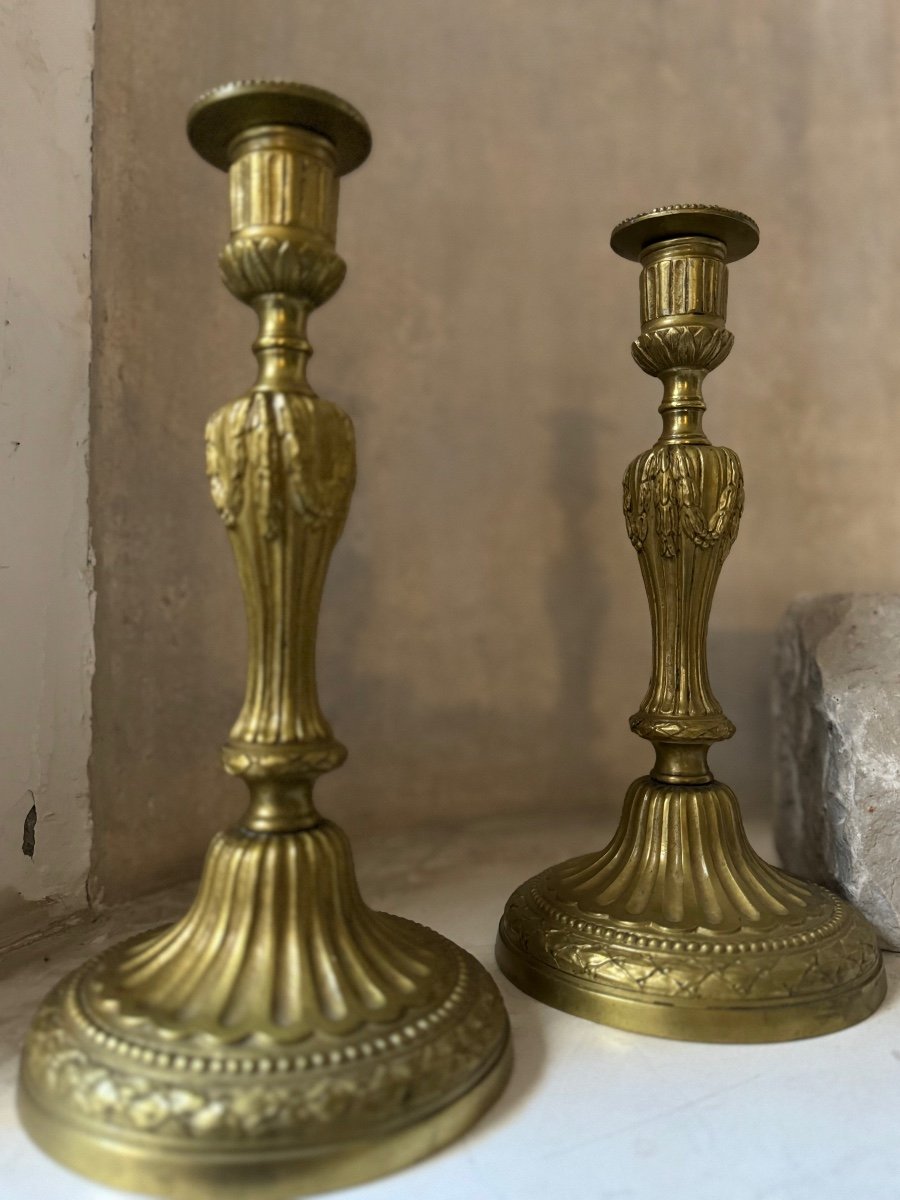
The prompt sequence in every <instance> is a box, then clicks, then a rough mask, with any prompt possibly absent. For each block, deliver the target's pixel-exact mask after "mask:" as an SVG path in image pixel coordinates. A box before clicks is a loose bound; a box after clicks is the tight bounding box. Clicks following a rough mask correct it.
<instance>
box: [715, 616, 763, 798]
mask: <svg viewBox="0 0 900 1200" xmlns="http://www.w3.org/2000/svg"><path fill="white" fill-rule="evenodd" d="M774 642H775V637H774V633H771V632H768V631H766V632H753V631H750V630H735V629H730V630H710V634H709V673H710V679H711V681H712V685H713V691H714V692H715V694H716V695H717V696H718V698H719V702H720V703H721V705H722V707H723V708H724V709H725V712H726V713H727V714H728V716H729V717H731V719H732V721H734V723H735V725H736V726H737V733H736V734H735V735H734V737H733V738H732V739H731V740H730V741H728V742H721V743H720V744H719V745H718V746H714V747H713V749H712V752H711V754H710V762H711V764H712V768H713V772H714V773H715V775H716V777H717V778H719V779H721V780H722V781H723V782H724V783H727V784H728V785H729V786H730V787H732V788H733V789H734V791H735V793H736V795H737V798H738V800H740V802H741V807H742V809H743V812H744V816H745V817H746V818H748V819H752V818H755V819H758V820H765V821H768V820H770V819H771V817H772V769H773V761H774V757H773V739H772V714H771V703H770V696H771V688H772V669H773V661H774ZM723 680H728V681H729V683H728V685H727V687H725V686H720V681H723Z"/></svg>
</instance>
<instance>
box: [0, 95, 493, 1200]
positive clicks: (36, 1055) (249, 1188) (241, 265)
mask: <svg viewBox="0 0 900 1200" xmlns="http://www.w3.org/2000/svg"><path fill="white" fill-rule="evenodd" d="M188 132H189V136H190V138H191V141H192V143H193V145H194V146H195V148H196V149H197V150H198V152H199V153H200V154H201V155H202V156H203V157H204V158H206V159H207V160H208V161H209V162H211V163H213V164H214V165H215V166H217V167H221V168H222V169H225V170H228V172H229V178H230V189H231V210H232V234H231V238H230V240H229V242H228V244H227V246H226V247H225V250H224V252H223V254H222V257H221V266H222V273H223V277H224V280H225V284H226V286H227V287H228V288H229V289H230V290H231V291H232V292H233V293H234V294H235V295H236V296H237V297H238V298H239V299H241V300H243V301H244V302H245V303H247V304H249V305H251V306H252V307H253V309H254V310H255V311H256V313H257V315H258V317H259V320H260V334H259V337H258V338H257V341H256V343H255V345H254V351H255V354H256V357H257V359H258V362H259V375H258V379H257V381H256V383H255V384H254V386H253V388H252V389H251V390H250V392H249V393H248V394H247V395H246V396H243V397H242V398H241V399H239V400H236V401H234V402H233V403H232V404H229V405H226V407H225V408H223V409H221V410H220V411H219V412H217V413H216V414H215V415H214V416H213V418H212V419H211V421H210V422H209V425H208V427H207V471H208V474H209V476H210V480H211V484H212V493H213V498H214V500H215V503H216V506H217V508H218V510H219V512H220V514H221V516H222V519H223V521H224V523H225V525H226V527H227V529H228V533H229V536H230V539H231V544H232V548H233V550H234V553H235V557H236V559H237V564H238V569H239V572H240V577H241V584H242V586H243V591H244V597H245V600H246V605H247V617H248V626H249V642H250V664H249V674H248V680H247V693H246V700H245V703H244V707H243V709H242V711H241V713H240V716H239V717H238V720H237V723H236V724H235V726H234V728H233V729H232V731H231V737H230V740H229V742H228V744H227V745H226V747H225V750H224V762H225V767H226V769H227V770H228V771H230V772H231V773H232V774H234V775H239V776H241V777H242V778H243V779H244V780H245V781H246V783H247V786H248V788H249V791H250V804H249V808H248V809H247V811H246V813H245V814H244V816H243V818H242V820H241V821H240V823H239V825H238V826H237V828H234V829H231V830H229V831H228V832H226V833H221V834H219V835H218V836H217V837H216V838H215V839H214V840H213V843H212V846H211V848H210V851H209V854H208V856H207V860H206V865H205V867H204V872H203V879H202V881H201V884H200V890H199V894H198V896H197V899H196V900H195V902H194V905H193V907H192V908H191V910H190V911H189V912H188V914H187V915H186V916H185V917H184V918H183V919H182V920H181V921H179V922H178V923H177V924H176V925H174V926H172V927H171V928H168V929H164V930H162V931H156V932H153V933H150V934H143V935H141V936H140V937H138V938H135V939H133V940H132V941H130V942H128V943H126V944H124V945H121V946H117V947H115V948H114V949H112V950H110V951H108V952H107V953H105V954H103V955H102V956H101V957H100V958H98V959H96V960H94V961H93V962H90V963H88V964H87V966H86V967H84V968H83V969H82V970H80V971H78V972H76V973H75V974H74V975H72V976H70V977H69V978H67V979H65V980H64V981H63V982H62V983H61V984H60V985H59V986H58V987H57V988H56V989H55V991H54V992H52V993H51V995H50V996H49V997H48V998H47V1000H46V1001H45V1002H44V1005H43V1007H42V1008H41V1010H40V1012H39V1013H38V1015H37V1018H36V1020H35V1022H34V1025H33V1027H32V1030H31V1032H30V1035H29V1037H28V1041H27V1044H26V1047H25V1052H24V1055H23V1062H22V1075H21V1086H20V1092H19V1103H20V1111H21V1114H22V1117H23V1120H24V1122H25V1124H26V1126H27V1128H28V1130H29V1131H30V1133H31V1134H32V1136H33V1137H34V1138H35V1140H36V1141H37V1142H39V1143H40V1144H41V1145H42V1146H43V1147H44V1148H45V1149H46V1150H47V1151H49V1153H50V1154H52V1155H53V1156H54V1157H56V1158H58V1159H60V1161H62V1162H64V1163H66V1164H68V1165H70V1166H72V1167H74V1168H75V1169H76V1170H79V1171H82V1172H83V1173H84V1174H86V1175H90V1176H93V1177H95V1178H97V1179H101V1180H103V1181H105V1182H109V1183H112V1184H115V1185H117V1186H119V1187H124V1188H133V1189H136V1190H140V1191H150V1192H157V1193H159V1194H161V1195H164V1196H167V1197H176V1198H182V1197H198V1196H215V1197H217V1198H218V1197H223V1196H234V1197H241V1198H242V1200H243V1198H246V1197H248V1196H252V1197H253V1198H254V1200H259V1198H260V1197H264V1196H289V1195H291V1196H292V1195H296V1194H298V1193H305V1192H309V1191H320V1190H325V1189H328V1188H334V1187H339V1186H344V1185H347V1184H351V1183H355V1182H358V1181H360V1180H363V1179H368V1178H371V1177H373V1176H377V1175H381V1174H384V1173H385V1172H388V1171H392V1170H395V1169H396V1168H398V1167H401V1166H403V1165H405V1164H407V1163H409V1162H412V1161H414V1160H416V1159H418V1158H421V1157H423V1156H424V1155H426V1154H429V1153H431V1152H432V1151H434V1150H436V1149H438V1148H439V1147H441V1146H443V1145H445V1144H446V1143H447V1142H449V1141H450V1140H451V1139H453V1138H454V1137H456V1136H457V1135H458V1134H460V1133H461V1132H462V1131H463V1130H464V1129H465V1128H466V1127H467V1126H468V1125H470V1124H471V1123H472V1122H473V1121H474V1120H475V1119H476V1118H477V1117H478V1116H479V1115H480V1114H481V1113H482V1112H483V1111H484V1110H485V1109H486V1108H487V1107H488V1106H489V1105H490V1104H491V1102H492V1101H493V1100H494V1098H495V1097H496V1096H497V1095H498V1094H499V1092H500V1090H501V1089H502V1087H503V1085H504V1083H505V1081H506V1078H507V1074H508V1069H509V1062H510V1059H509V1049H508V1045H509V1042H508V1023H507V1018H506V1013H505V1010H504V1008H503V1004H502V1001H501V999H500V996H499V993H498V991H497V989H496V987H495V985H494V983H493V981H492V980H491V978H490V976H489V975H488V974H487V972H486V971H485V970H484V969H483V968H482V967H481V966H480V965H479V963H477V962H476V961H475V959H473V958H472V957H471V956H470V955H468V954H466V953H465V952H464V951H462V950H460V949H459V948H458V947H457V946H455V945H453V943H452V942H449V941H447V940H446V939H445V938H443V937H440V936H439V935H438V934H436V933H433V932H432V931H431V930H429V929H425V928H423V927H422V926H420V925H416V924H413V923H412V922H411V921H407V920H402V919H401V918H399V917H393V916H388V915H387V914H385V913H377V912H373V911H372V910H371V909H369V908H368V907H367V906H366V905H365V903H364V902H363V900H362V898H361V896H360V894H359V890H358V888H357V884H356V878H355V875H354V870H353V862H352V859H351V854H350V847H349V845H348V842H347V839H346V837H345V835H344V834H343V833H342V832H341V831H340V830H339V829H338V828H337V826H335V825H333V824H332V823H331V822H330V821H326V820H323V819H322V818H321V817H320V816H319V814H318V813H317V812H316V809H315V807H314V806H313V801H312V787H313V783H314V781H315V779H316V777H317V776H318V775H319V774H321V773H322V772H323V771H328V770H331V769H333V768H334V767H336V766H339V765H340V763H341V762H342V761H343V759H344V756H345V751H344V748H343V746H341V744H340V743H339V742H337V741H336V740H335V738H334V736H333V735H332V732H331V728H330V726H329V725H328V722H327V721H326V720H325V718H324V716H323V715H322V713H321V710H320V708H319V703H318V699H317V696H316V685H315V666H314V653H315V633H316V619H317V613H318V608H319V600H320V596H321V592H322V585H323V581H324V577H325V570H326V567H327V565H328V560H329V557H330V554H331V551H332V549H333V547H334V545H335V542H336V541H337V539H338V537H339V535H340V533H341V529H342V527H343V524H344V519H345V517H346V514H347V508H348V505H349V502H350V494H351V491H352V489H353V482H354V449H353V428H352V425H351V424H350V420H349V418H348V417H347V416H346V415H345V414H344V413H343V412H342V411H341V410H340V409H339V408H337V407H335V405H333V404H330V403H329V402H328V401H327V400H322V399H320V398H319V397H318V396H317V395H316V393H315V392H314V391H313V390H312V388H311V387H310V385H309V383H308V382H307V379H306V361H307V359H308V357H309V355H310V352H311V351H310V346H309V343H308V342H307V340H306V318H307V314H308V313H309V311H310V310H311V309H313V308H315V307H317V306H318V305H320V304H322V303H324V301H326V300H327V299H328V298H329V297H330V296H331V295H332V294H333V293H334V292H335V291H336V290H337V288H338V287H339V286H340V284H341V281H342V280H343V277H344V263H343V262H342V260H341V259H340V258H339V257H338V256H337V254H336V253H335V251H334V237H335V224H336V217H337V200H338V176H339V175H341V174H344V173H346V172H347V171H351V170H352V169H353V168H354V167H356V166H358V165H359V164H360V163H361V162H362V161H363V160H364V159H365V158H366V156H367V154H368V152H369V148H370V135H369V130H368V127H367V125H366V123H365V121H364V120H363V118H362V117H361V116H360V115H359V113H357V112H356V111H355V110H354V109H353V108H351V107H350V106H349V105H348V104H345V103H344V102H343V101H341V100H339V99H337V98H336V97H334V96H331V95H329V94H328V93H326V92H321V91H318V90H317V89H315V88H308V87H302V86H299V85H293V84H245V83H240V84H232V85H228V86H226V87H223V88H220V89H217V90H216V91H214V92H211V93H209V94H208V95H206V96H204V97H202V98H201V99H200V100H199V101H198V103H197V104H196V105H195V106H194V108H193V109H192V111H191V114H190V118H189V121H188Z"/></svg>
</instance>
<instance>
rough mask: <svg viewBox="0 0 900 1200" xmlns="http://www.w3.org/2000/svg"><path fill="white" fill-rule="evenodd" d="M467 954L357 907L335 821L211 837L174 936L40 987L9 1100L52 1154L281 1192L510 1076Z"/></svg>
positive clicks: (186, 1195)
mask: <svg viewBox="0 0 900 1200" xmlns="http://www.w3.org/2000/svg"><path fill="white" fill-rule="evenodd" d="M510 1061H511V1060H510V1051H509V1032H508V1022H507V1018H506V1014H505V1010H504V1008H503V1004H502V1001H501V999H500V995H499V992H498V991H497V988H496V986H495V985H494V983H493V981H492V980H491V978H490V976H489V975H488V973H487V972H486V971H485V970H484V968H483V967H482V966H481V965H480V964H479V963H478V962H477V961H476V960H475V959H474V958H472V957H471V955H469V954H467V953H465V951H463V950H461V949H460V948H459V947H457V946H455V945H454V944H453V943H452V942H449V941H447V940H446V939H445V938H443V937H441V936H440V935H438V934H436V933H433V932H432V931H431V930H429V929H426V928H424V927H423V926H421V925H416V924H414V923H413V922H411V921H407V920H404V919H402V918H400V917H394V916H389V915H387V914H385V913H376V912H373V911H372V910H371V909H369V908H368V907H367V906H366V905H365V903H364V902H363V900H362V898H361V896H360V894H359V891H358V888H357V885H356V879H355V875H354V873H353V864H352V859H351V855H350V848H349V845H348V843H347V839H346V837H345V836H344V834H343V833H342V832H341V831H340V830H339V829H338V828H337V827H336V826H335V825H333V824H331V823H330V822H328V821H320V822H319V823H318V824H317V825H315V826H314V827H313V828H310V829H307V830H303V831H300V832H294V833H288V834H269V835H259V834H252V833H249V832H247V831H244V830H236V831H232V832H230V833H226V834H220V835H219V836H218V837H217V838H216V839H215V840H214V842H213V844H212V847H211V849H210V852H209V856H208V858H207V863H206V867H205V870H204V876H203V880H202V882H201V886H200V891H199V893H198V896H197V899H196V901H195V902H194V905H193V907H192V908H191V910H190V911H189V912H188V913H187V915H186V916H185V917H184V918H183V919H182V920H181V921H179V922H178V923H176V924H175V925H174V926H172V927H171V928H167V929H164V930H161V931H153V932H151V933H146V934H142V935H140V936H139V937H138V938H136V939H133V940H131V941H129V942H126V943H123V944H122V945H120V946H117V947H114V948H113V949H111V950H109V951H107V952H106V953H105V954H103V955H101V956H100V957H99V958H97V959H95V960H93V961H92V962H90V963H88V964H87V966H85V967H83V968H82V969H81V970H79V971H77V972H75V973H74V974H72V975H70V976H69V977H68V978H66V979H64V980H63V981H62V983H61V984H59V985H58V986H57V988H56V989H55V990H54V991H53V992H52V993H51V994H50V995H49V996H48V997H47V999H46V1000H45V1002H44V1005H43V1007H42V1008H41V1010H40V1011H39V1013H38V1015H37V1018H36V1019H35V1022H34V1024H33V1026H32V1029H31V1032H30V1034H29V1037H28V1041H27V1043H26V1046H25V1051H24V1054H23V1059H22V1073H21V1086H20V1089H19V1107H20V1113H21V1116H22V1119H23V1122H24V1124H25V1126H26V1128H27V1129H28V1131H29V1133H30V1134H31V1136H32V1137H33V1138H34V1139H35V1141H36V1142H37V1143H38V1144H39V1145H40V1146H42V1148H43V1149H45V1150H46V1151H47V1152H48V1153H50V1154H51V1155H52V1156H53V1157H54V1158H56V1159H58V1160H59V1161H60V1162H62V1163H64V1164H65V1165H67V1166H69V1167H72V1168H74V1169H75V1170H77V1171H80V1172H81V1173H82V1174H85V1175H88V1176H90V1177H92V1178H94V1179H97V1180H99V1181H101V1182H104V1183H108V1184H112V1185H113V1186H115V1187H120V1188H127V1189H131V1190H135V1191H143V1192H150V1193H154V1194H158V1195H161V1196H166V1197H170V1198H174V1200H196V1198H199V1197H216V1198H217V1200H218V1198H220V1197H228V1196H232V1197H235V1200H237V1198H238V1197H240V1198H241V1200H243V1198H245V1197H246V1196H248V1195H251V1194H252V1195H253V1197H254V1200H260V1198H262V1197H287V1196H296V1195H301V1194H308V1193H310V1192H319V1191H325V1190H329V1189H333V1188H338V1187H345V1186H349V1185H351V1184H354V1183H358V1182H362V1181H363V1180H367V1179H372V1178H375V1177H377V1176H379V1175H383V1174H386V1173H388V1172H390V1171H394V1170H397V1169H398V1168H400V1167H402V1166H405V1165H407V1164H409V1163H412V1162H414V1161H416V1160H417V1159H420V1158H422V1157H424V1156H425V1155H427V1154H430V1153H432V1152H434V1151H435V1150H437V1149H439V1148H440V1147H441V1146H443V1145H445V1144H446V1143H448V1142H450V1141H452V1140H453V1139H454V1138H456V1137H457V1136H458V1135H459V1134H461V1133H462V1132H463V1131H464V1130H465V1129H466V1128H467V1127H468V1126H469V1125H471V1124H472V1123H473V1122H474V1121H475V1120H477V1118H478V1117H479V1116H480V1115H481V1114H482V1113H483V1112H484V1111H485V1109H487V1108H488V1107H489V1106H490V1104H491V1103H492V1102H493V1101H494V1099H495V1098H496V1097H497V1096H498V1095H499V1093H500V1091H501V1090H502V1088H503V1086H504V1084H505V1082H506V1080H507V1077H508V1075H509V1068H510Z"/></svg>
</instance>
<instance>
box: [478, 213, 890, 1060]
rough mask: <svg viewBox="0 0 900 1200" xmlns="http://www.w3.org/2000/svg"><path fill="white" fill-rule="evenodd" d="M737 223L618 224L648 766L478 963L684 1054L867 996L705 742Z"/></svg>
mask: <svg viewBox="0 0 900 1200" xmlns="http://www.w3.org/2000/svg"><path fill="white" fill-rule="evenodd" d="M758 236H759V235H758V231H757V228H756V225H755V224H754V223H753V221H751V220H750V218H749V217H745V216H744V215H743V214H741V213H735V212H730V211H729V210H727V209H720V208H712V207H707V206H701V205H675V206H672V207H671V208H667V209H660V210H657V211H654V212H652V213H645V214H642V215H641V216H639V217H635V218H633V219H632V220H630V221H625V222H623V223H622V224H621V225H619V226H617V227H616V229H615V230H614V231H613V235H612V247H613V249H614V250H615V251H616V252H617V253H619V254H621V255H623V256H624V257H625V258H630V259H634V260H637V261H639V262H640V264H641V268H642V270H641V281H640V299H641V334H640V337H639V338H638V339H637V341H635V343H634V344H633V346H632V353H633V355H634V358H635V361H636V362H637V364H638V365H639V366H640V367H641V368H642V369H643V370H644V371H646V372H647V373H648V374H650V375H655V376H657V377H658V378H659V379H660V380H661V381H662V384H663V399H662V404H661V405H660V410H659V411H660V413H661V415H662V418H663V428H662V433H661V435H660V438H659V440H658V441H657V442H656V444H655V445H654V446H653V448H652V449H650V450H648V451H646V452H645V453H644V454H641V455H639V456H638V458H636V459H635V460H634V462H633V463H632V464H631V465H630V466H629V467H628V469H627V470H626V472H625V478H624V481H623V501H624V504H623V506H624V511H625V525H626V529H627V532H628V536H629V538H630V540H631V543H632V545H633V546H634V548H635V550H636V551H637V554H638V561H639V563H640V567H641V574H642V576H643V580H644V586H645V588H646V591H647V596H648V599H649V602H650V615H651V625H652V633H653V658H652V664H653V665H652V674H651V679H650V686H649V688H648V690H647V694H646V695H645V696H644V699H643V701H642V702H641V705H640V708H639V709H638V711H637V712H636V713H635V714H634V716H633V717H632V718H631V728H632V730H633V731H634V732H635V733H636V734H638V736H639V737H643V738H646V739H647V740H648V741H650V742H651V743H652V745H653V747H654V749H655V751H656V761H655V763H654V766H653V769H652V771H651V773H650V774H649V775H648V776H645V777H643V778H641V779H638V780H636V781H635V782H634V783H633V784H632V785H631V788H630V789H629V791H628V795H627V796H626V798H625V806H624V810H623V813H622V817H621V820H620V823H619V827H618V829H617V831H616V834H615V836H614V837H613V840H612V842H610V844H609V845H608V846H607V847H606V849H604V850H602V851H600V852H599V853H593V854H584V855H581V856H580V857H578V858H573V859H570V860H569V861H568V862H564V863H561V864H560V865H558V866H555V867H551V868H550V869H549V870H546V871H543V872H542V873H541V874H539V875H537V876H535V878H533V879H530V880H528V881H527V882H526V883H524V884H523V885H522V886H521V887H520V888H518V889H517V890H516V891H515V892H514V893H513V895H512V896H511V898H510V900H509V902H508V903H507V906H506V911H505V912H504V915H503V919H502V921H501V923H500V932H499V937H498V941H497V959H498V962H499V964H500V966H501V968H502V969H503V971H504V972H505V973H506V974H507V975H508V976H509V978H510V979H511V980H512V981H513V982H514V983H516V984H518V986H519V987H521V988H522V989H523V990H524V991H526V992H529V993H530V994H531V995H533V996H536V997H537V998H538V999H540V1000H543V1001H544V1002H545V1003H547V1004H552V1005H555V1006H556V1007H558V1008H562V1009H565V1010H567V1011H569V1012H573V1013H577V1014H578V1015H580V1016H584V1017H589V1018H591V1019H593V1020H595V1021H601V1022H604V1023H606V1024H609V1025H617V1026H619V1027H621V1028H624V1029H631V1030H635V1031H637V1032H640V1033H650V1034H656V1035H658V1036H661V1037H674V1038H688V1039H693V1040H698V1041H722V1042H745V1041H746V1042H757V1041H778V1040H782V1039H789V1038H801V1037H809V1036H812V1035H814V1034H820V1033H828V1032H831V1031H833V1030H836V1029H841V1028H843V1027H844V1026H847V1025H852V1024H854V1023H855V1022H856V1021H860V1020H862V1019H863V1018H864V1017H867V1016H868V1015H869V1014H870V1013H872V1012H873V1011H874V1010H875V1009H876V1008H877V1007H878V1005H879V1003H880V1002H881V1000H882V998H883V996H884V988H885V984H884V970H883V967H882V964H881V956H880V953H879V950H878V947H877V943H876V939H875V934H874V931H873V930H872V929H871V928H870V926H869V925H868V924H867V922H866V921H864V920H863V918H862V917H861V916H860V915H859V914H858V913H857V912H856V911H855V910H854V909H853V908H852V907H851V906H850V905H849V904H847V903H846V902H845V901H844V900H842V899H840V898H839V897H837V896H835V895H833V894H832V893H831V892H829V891H826V890H825V889H824V888H821V887H817V886H815V885H814V884H811V883H806V882H803V881H801V880H799V879H795V878H793V877H792V876H790V875H787V874H785V873H784V872H783V871H780V870H778V869H777V868H775V867H773V866H770V865H769V864H768V863H766V862H764V861H763V860H762V859H761V858H760V857H759V856H758V855H757V854H756V853H755V851H754V850H753V849H752V847H751V846H750V844H749V842H748V841H747V837H746V834H745V832H744V828H743V825H742V822H741V815H740V810H739V807H738V802H737V799H736V797H735V795H734V793H733V792H732V791H731V789H730V788H728V787H727V786H726V785H725V784H723V783H720V782H718V781H717V780H716V779H715V778H714V777H713V775H712V772H711V770H710V768H709V764H708V761H707V753H708V750H709V747H710V746H711V745H713V744H714V743H715V742H717V741H721V740H723V739H725V738H730V737H731V736H732V734H733V733H734V726H733V725H732V723H731V721H729V719H728V718H727V717H726V716H725V714H724V713H723V711H722V708H721V705H720V704H719V702H718V700H717V699H716V697H715V695H714V694H713V692H712V688H711V687H710V682H709V674H708V671H707V662H706V637H707V626H708V622H709V612H710V607H711V604H712V597H713V591H714V588H715V585H716V581H717V579H718V576H719V572H720V570H721V568H722V564H723V562H724V560H725V558H726V557H727V555H728V552H729V551H730V549H731V547H732V544H733V542H734V540H735V537H736V536H737V531H738V524H739V522H740V518H741V512H742V509H743V503H744V484H743V476H742V473H741V464H740V461H739V459H738V457H737V455H736V454H735V453H734V452H733V451H732V450H728V449H725V448H724V447H719V446H713V445H711V444H710V442H709V439H708V438H707V437H706V434H705V433H704V431H703V420H702V418H703V412H704V410H705V407H706V406H705V404H704V401H703V396H702V388H701V385H702V381H703V378H704V376H705V375H706V374H707V372H709V371H711V370H712V369H713V368H714V367H716V366H718V364H719V363H720V362H722V361H723V359H724V358H725V357H726V356H727V354H728V353H729V351H730V350H731V345H732V340H733V339H732V335H731V334H730V333H729V332H728V330H727V329H726V328H725V310H726V298H727V287H728V271H727V265H726V264H727V263H728V262H730V261H734V260H735V259H738V258H742V257H744V256H745V255H746V254H749V253H750V252H751V251H752V250H753V249H754V248H755V246H756V244H757V241H758Z"/></svg>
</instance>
